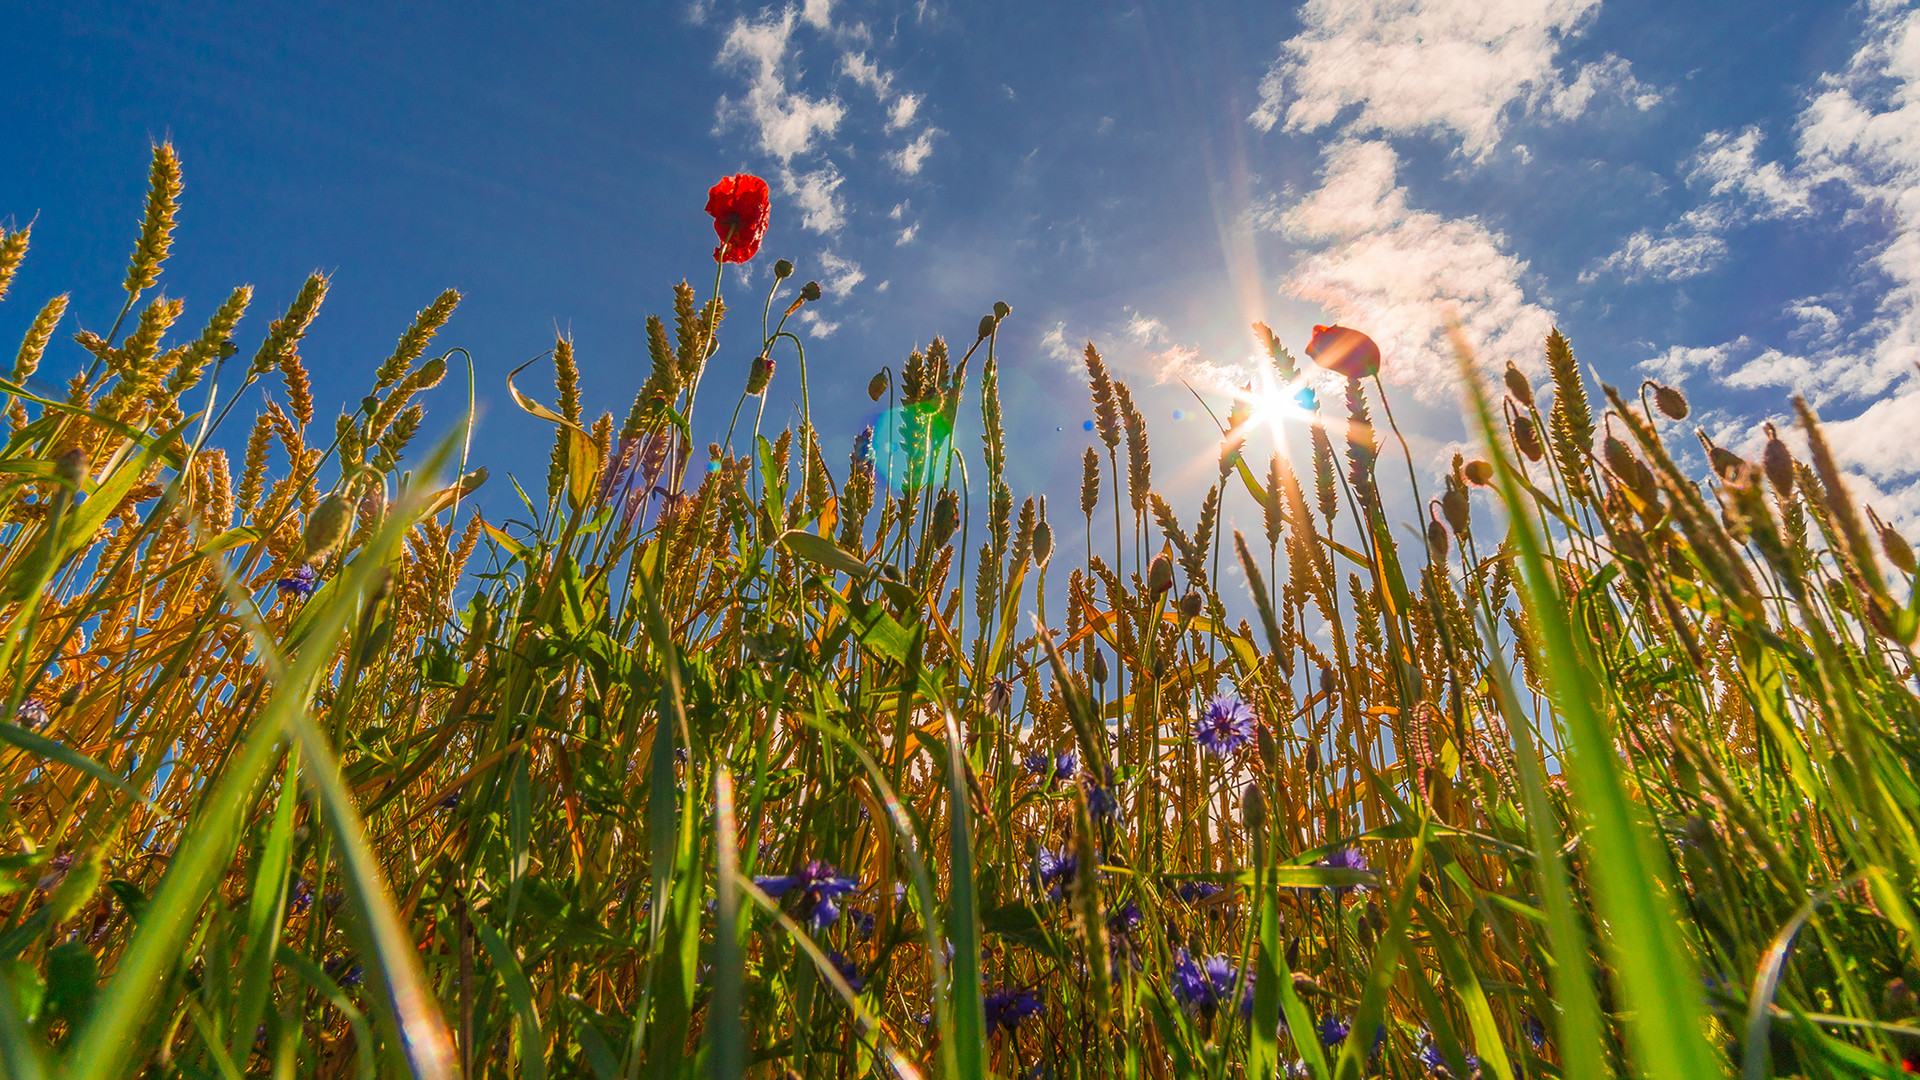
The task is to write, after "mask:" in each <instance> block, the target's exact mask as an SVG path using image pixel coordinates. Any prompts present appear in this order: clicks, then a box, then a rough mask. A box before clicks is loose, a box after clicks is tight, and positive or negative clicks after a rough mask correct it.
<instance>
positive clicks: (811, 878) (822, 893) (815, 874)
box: [753, 859, 860, 930]
mask: <svg viewBox="0 0 1920 1080" xmlns="http://www.w3.org/2000/svg"><path fill="white" fill-rule="evenodd" d="M753 883H754V884H755V885H758V886H760V888H762V889H764V890H766V893H767V895H768V896H771V897H773V898H774V899H776V900H777V899H779V898H780V897H782V896H785V895H786V894H787V893H789V892H793V891H794V890H799V893H800V910H801V912H802V913H803V914H805V915H806V917H807V922H808V923H809V924H810V925H811V926H812V927H813V928H814V929H815V930H823V929H825V928H827V927H829V926H832V925H833V922H834V920H836V919H838V918H839V917H840V905H839V903H838V902H837V901H838V898H839V897H842V896H845V895H847V894H848V893H851V892H853V891H854V890H856V889H858V888H859V887H860V882H859V881H857V880H855V879H854V878H850V877H841V876H839V875H838V874H837V873H835V872H834V869H833V867H831V866H828V865H827V864H826V863H823V862H821V861H820V860H818V859H811V860H809V861H808V862H807V865H805V866H803V867H801V868H800V872H799V873H797V874H782V875H780V876H778V877H759V878H754V879H753Z"/></svg>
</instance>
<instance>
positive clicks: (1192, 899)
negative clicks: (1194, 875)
mask: <svg viewBox="0 0 1920 1080" xmlns="http://www.w3.org/2000/svg"><path fill="white" fill-rule="evenodd" d="M1224 887H1225V886H1222V885H1219V884H1217V883H1215V882H1212V881H1183V882H1181V883H1180V884H1178V885H1175V886H1174V887H1173V894H1174V895H1175V896H1178V897H1179V898H1180V899H1182V900H1185V901H1186V902H1187V903H1189V904H1197V903H1199V902H1200V901H1202V900H1205V899H1206V898H1207V897H1209V896H1212V895H1214V894H1215V893H1217V892H1219V891H1220V890H1221V889H1222V888H1224Z"/></svg>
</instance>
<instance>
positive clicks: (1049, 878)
mask: <svg viewBox="0 0 1920 1080" xmlns="http://www.w3.org/2000/svg"><path fill="white" fill-rule="evenodd" d="M1079 869H1080V857H1079V856H1078V855H1075V854H1074V853H1073V850H1072V849H1071V848H1060V849H1059V850H1057V851H1056V850H1054V849H1053V848H1041V849H1040V884H1041V885H1043V886H1045V887H1046V889H1047V898H1048V899H1050V900H1058V899H1060V897H1061V895H1062V893H1061V890H1062V889H1063V888H1066V887H1068V886H1071V885H1072V884H1073V875H1074V874H1075V873H1076V872H1077V871H1078V870H1079Z"/></svg>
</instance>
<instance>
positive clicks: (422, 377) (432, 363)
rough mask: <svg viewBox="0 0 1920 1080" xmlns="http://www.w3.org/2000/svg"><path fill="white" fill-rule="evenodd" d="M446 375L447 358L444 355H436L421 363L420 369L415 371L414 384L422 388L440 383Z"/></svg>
mask: <svg viewBox="0 0 1920 1080" xmlns="http://www.w3.org/2000/svg"><path fill="white" fill-rule="evenodd" d="M446 377H447V358H446V357H444V356H436V357H434V358H432V359H431V360H428V361H427V362H426V363H424V364H421V365H420V370H418V371H416V372H414V373H413V380H414V385H416V386H418V387H419V388H420V389H422V390H424V389H426V388H427V387H430V386H438V385H440V380H441V379H444V378H446Z"/></svg>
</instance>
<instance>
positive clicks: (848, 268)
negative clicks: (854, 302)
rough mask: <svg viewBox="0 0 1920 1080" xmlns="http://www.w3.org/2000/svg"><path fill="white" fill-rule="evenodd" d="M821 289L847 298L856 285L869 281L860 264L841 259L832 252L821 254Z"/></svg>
mask: <svg viewBox="0 0 1920 1080" xmlns="http://www.w3.org/2000/svg"><path fill="white" fill-rule="evenodd" d="M820 270H821V275H820V288H821V289H823V290H825V291H826V292H827V293H828V294H830V295H832V296H845V295H847V294H848V293H850V292H852V291H853V287H854V286H855V285H858V284H860V283H861V282H862V281H865V280H866V279H867V275H866V274H865V273H864V272H862V271H861V269H860V264H859V263H857V262H854V261H853V260H852V259H845V258H841V257H840V256H838V255H835V254H834V253H833V252H831V251H823V252H821V253H820Z"/></svg>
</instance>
